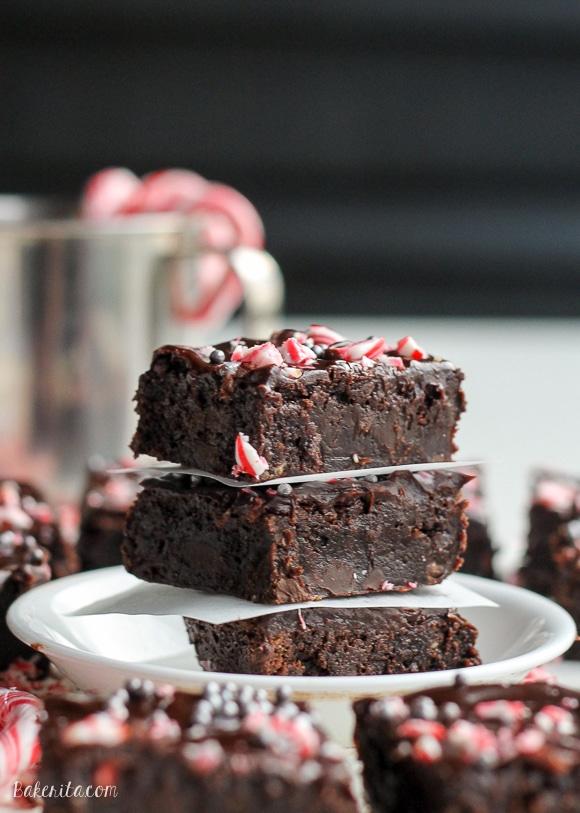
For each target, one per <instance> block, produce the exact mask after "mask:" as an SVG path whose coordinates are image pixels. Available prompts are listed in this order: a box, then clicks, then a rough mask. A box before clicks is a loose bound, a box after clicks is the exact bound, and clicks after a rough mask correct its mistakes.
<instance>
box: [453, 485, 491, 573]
mask: <svg viewBox="0 0 580 813" xmlns="http://www.w3.org/2000/svg"><path fill="white" fill-rule="evenodd" d="M473 474H474V477H473V479H471V480H469V481H468V482H467V483H466V484H465V486H464V488H463V496H464V497H465V499H466V502H467V505H466V508H465V513H466V515H467V546H466V548H465V552H464V554H463V560H464V561H463V565H462V567H461V571H462V573H471V574H472V575H473V576H483V578H485V579H495V578H496V573H495V569H494V565H493V559H494V556H495V552H496V551H495V548H494V545H493V542H492V540H491V536H490V533H489V526H488V521H487V514H486V511H485V505H484V497H483V490H482V487H481V474H480V473H479V472H477V471H475V472H473Z"/></svg>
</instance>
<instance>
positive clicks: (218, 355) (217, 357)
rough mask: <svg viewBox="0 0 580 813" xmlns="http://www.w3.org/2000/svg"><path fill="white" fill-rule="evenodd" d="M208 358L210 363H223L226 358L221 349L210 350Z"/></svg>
mask: <svg viewBox="0 0 580 813" xmlns="http://www.w3.org/2000/svg"><path fill="white" fill-rule="evenodd" d="M209 360H210V362H211V363H212V364H223V363H224V361H225V360H226V354H225V353H224V351H223V350H212V352H211V353H210V356H209Z"/></svg>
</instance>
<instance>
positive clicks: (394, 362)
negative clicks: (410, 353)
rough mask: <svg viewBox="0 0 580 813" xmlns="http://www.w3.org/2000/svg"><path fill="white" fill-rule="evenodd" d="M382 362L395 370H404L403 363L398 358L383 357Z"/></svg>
mask: <svg viewBox="0 0 580 813" xmlns="http://www.w3.org/2000/svg"><path fill="white" fill-rule="evenodd" d="M383 361H384V362H385V364H386V365H387V367H395V368H396V369H397V370H404V369H405V362H404V361H403V359H402V358H401V357H400V356H385V357H384V359H383Z"/></svg>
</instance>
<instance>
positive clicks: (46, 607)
mask: <svg viewBox="0 0 580 813" xmlns="http://www.w3.org/2000/svg"><path fill="white" fill-rule="evenodd" d="M116 575H118V571H117V569H115V568H111V569H107V570H102V571H92V572H89V573H82V574H78V575H76V576H69V577H68V578H65V579H59V580H57V581H55V582H49V583H48V584H45V585H43V586H41V587H38V588H36V589H35V590H31V591H30V592H28V593H25V594H24V595H23V596H21V597H20V598H19V599H18V600H17V601H16V602H14V604H12V606H11V607H10V610H9V613H8V625H9V627H10V629H11V630H12V632H14V634H15V635H17V636H18V637H19V638H21V639H22V640H23V641H25V642H26V643H28V644H31V645H33V646H34V647H35V648H36V649H39V650H40V651H42V652H44V653H45V654H46V655H47V656H48V657H49V658H50V659H51V660H53V661H54V663H55V664H56V665H57V666H59V667H60V668H61V669H62V670H63V672H65V673H66V674H67V675H68V676H69V677H71V678H72V680H73V681H75V682H76V683H77V684H78V685H79V686H80V687H81V688H89V689H96V690H100V691H102V690H105V691H107V690H111V689H114V688H117V687H118V686H119V685H121V684H122V683H123V682H124V681H125V680H126V679H128V678H131V677H144V678H150V679H152V680H155V681H157V682H161V683H173V684H174V685H175V686H177V687H179V688H182V689H185V690H190V691H192V690H193V691H196V690H199V688H200V686H203V685H204V684H205V683H207V682H208V681H210V680H235V681H237V682H238V683H240V684H248V685H252V686H255V687H263V688H266V689H275V688H277V687H279V686H280V685H282V684H284V685H289V686H290V687H291V688H293V689H294V690H295V691H296V692H297V693H298V695H299V696H301V697H303V696H307V697H308V696H309V697H311V698H316V697H320V696H324V697H334V698H346V697H348V698H352V697H356V696H359V695H361V694H362V695H364V694H374V693H394V692H409V691H414V690H419V689H423V688H427V687H431V686H437V685H445V684H449V683H450V682H452V681H453V679H454V678H455V676H456V674H458V673H460V672H461V673H462V674H463V675H464V677H465V678H466V679H467V680H469V681H470V682H473V683H480V682H485V681H490V680H492V681H493V680H499V679H504V680H505V679H510V678H515V679H517V678H519V677H521V676H522V675H523V674H524V673H525V672H527V671H528V670H529V669H532V668H533V667H535V666H539V665H541V664H544V663H546V662H547V661H550V660H552V659H554V658H556V657H558V656H559V655H561V654H562V653H563V652H565V651H566V649H568V648H569V646H570V645H571V643H572V641H573V640H574V637H575V635H576V629H575V626H574V623H573V622H572V619H571V618H570V617H569V616H568V615H567V613H566V612H565V611H564V610H562V609H561V608H559V607H557V606H556V605H555V604H553V603H552V602H550V601H547V600H546V599H544V598H542V597H541V596H538V595H535V594H534V593H530V592H528V591H526V590H522V589H521V588H517V587H513V586H511V585H506V584H501V583H498V582H492V581H488V580H486V579H479V578H477V577H474V576H463V575H459V576H457V577H456V578H457V579H458V581H459V582H460V583H462V584H465V585H466V586H467V587H470V588H472V589H474V590H476V591H477V592H480V593H482V594H483V595H484V596H488V597H489V598H490V599H491V600H492V601H495V602H497V603H498V604H499V608H472V609H468V610H464V611H463V613H464V615H465V616H466V617H467V618H468V619H469V620H471V621H472V622H473V623H475V624H476V626H477V627H478V628H479V630H480V641H479V645H480V651H481V654H482V659H483V662H484V663H483V664H482V665H481V666H475V667H471V668H469V669H460V670H448V671H445V672H429V673H420V674H411V675H387V676H371V677H272V676H264V675H231V674H220V673H215V672H213V673H212V672H203V671H202V670H201V667H200V666H199V664H198V662H197V660H196V658H195V653H194V649H193V647H192V646H191V645H190V644H189V643H188V641H187V637H186V634H185V629H184V626H183V622H182V620H181V619H180V618H177V617H168V616H127V615H107V616H91V617H70V616H68V615H67V613H69V612H71V611H72V610H74V609H75V608H77V607H78V606H79V605H80V604H83V603H85V602H86V601H90V600H97V599H99V598H102V597H103V596H105V595H107V594H108V593H109V592H110V585H109V584H108V582H109V581H110V580H111V579H112V578H113V579H114V578H115V576H116ZM506 617H507V618H509V624H507V623H506Z"/></svg>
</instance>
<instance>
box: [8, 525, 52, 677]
mask: <svg viewBox="0 0 580 813" xmlns="http://www.w3.org/2000/svg"><path fill="white" fill-rule="evenodd" d="M49 563H50V554H49V553H48V551H47V550H46V548H43V547H42V546H41V545H39V544H38V542H37V540H36V539H35V538H34V537H33V536H30V535H27V534H25V533H23V532H21V531H13V530H4V531H0V669H6V667H7V666H9V664H10V663H11V662H12V661H13V660H14V659H15V658H17V657H26V658H29V657H32V656H33V655H34V650H32V649H31V648H30V647H28V646H27V645H26V644H24V643H23V642H22V641H20V640H18V638H16V637H15V636H14V635H13V634H12V633H11V632H10V630H9V629H8V625H7V624H6V613H7V612H8V609H9V608H10V605H11V604H12V602H13V601H15V600H16V599H17V598H18V597H19V596H21V595H22V594H23V593H25V592H26V591H27V590H30V589H31V588H32V587H36V586H37V585H39V584H43V583H44V582H47V581H50V578H51V575H52V571H51V568H50V564H49Z"/></svg>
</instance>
